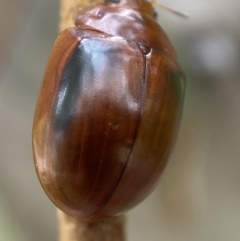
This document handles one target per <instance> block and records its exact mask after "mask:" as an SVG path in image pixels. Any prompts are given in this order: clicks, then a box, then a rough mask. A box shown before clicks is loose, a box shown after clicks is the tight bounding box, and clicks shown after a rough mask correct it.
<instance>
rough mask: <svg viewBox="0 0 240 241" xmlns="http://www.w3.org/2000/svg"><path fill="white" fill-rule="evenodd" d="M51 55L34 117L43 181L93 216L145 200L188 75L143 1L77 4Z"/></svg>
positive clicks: (73, 208) (85, 216) (72, 207)
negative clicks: (71, 22)
mask: <svg viewBox="0 0 240 241" xmlns="http://www.w3.org/2000/svg"><path fill="white" fill-rule="evenodd" d="M75 25H76V27H72V28H68V29H66V30H64V31H63V32H62V33H61V34H60V35H59V37H58V38H57V40H56V42H55V44H54V46H53V49H52V52H51V54H50V57H49V60H48V63H47V67H46V71H45V75H44V78H43V83H42V87H41V91H40V95H39V98H38V102H37V106H36V111H35V117H34V124H33V152H34V160H35V167H36V171H37V175H38V178H39V180H40V183H41V185H42V187H43V189H44V190H45V192H46V194H47V195H48V196H49V198H50V199H51V200H52V201H53V203H55V205H56V206H57V207H58V208H60V209H61V210H62V211H64V212H65V213H67V214H69V215H70V216H74V217H77V218H80V219H82V220H86V221H97V220H100V219H104V218H107V217H111V216H114V215H117V214H120V213H123V212H125V211H127V210H129V209H130V208H132V207H134V206H135V205H137V204H138V203H140V202H141V201H142V200H143V199H145V198H146V197H147V196H148V195H149V194H150V193H151V191H152V190H153V189H154V187H155V186H156V185H157V183H158V180H159V178H160V176H161V174H162V172H163V170H164V168H165V166H166V164H167V161H168V159H169V155H170V153H171V150H172V148H173V146H174V143H175V141H176V136H177V131H178V128H179V123H180V117H181V112H182V106H183V98H184V90H185V77H184V73H183V71H182V70H181V67H180V65H179V64H178V62H177V56H176V52H175V50H174V47H173V46H172V44H171V42H170V40H169V38H168V36H167V34H166V33H165V32H164V30H163V29H162V27H161V26H160V25H159V24H158V23H157V20H156V14H155V12H154V9H153V7H152V4H151V3H150V2H148V1H146V0H106V2H105V3H104V4H100V5H97V6H94V7H91V8H88V9H85V10H83V11H81V12H80V13H79V14H78V16H77V18H76V22H75Z"/></svg>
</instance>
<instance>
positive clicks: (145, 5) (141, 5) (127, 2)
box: [105, 0, 157, 18]
mask: <svg viewBox="0 0 240 241" xmlns="http://www.w3.org/2000/svg"><path fill="white" fill-rule="evenodd" d="M105 5H108V6H111V7H113V8H114V7H118V8H119V7H122V8H131V9H135V10H137V11H140V12H144V13H146V14H148V15H149V16H152V17H154V18H156V17H157V12H156V10H155V8H154V7H153V6H152V4H151V1H150V2H149V1H147V0H105Z"/></svg>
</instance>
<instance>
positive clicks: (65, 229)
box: [58, 0, 125, 241]
mask: <svg viewBox="0 0 240 241" xmlns="http://www.w3.org/2000/svg"><path fill="white" fill-rule="evenodd" d="M60 1H61V10H60V24H59V27H60V31H62V30H63V29H65V28H68V27H73V26H74V21H75V18H76V15H77V13H78V11H79V10H80V9H83V8H85V7H88V6H90V5H93V4H96V3H99V2H100V1H99V0H60ZM58 219H59V240H60V241H124V240H125V231H124V223H125V218H124V217H123V216H118V217H113V218H111V219H106V220H103V221H99V222H95V223H88V222H83V221H80V220H78V219H77V218H73V217H70V216H68V215H67V214H65V213H63V212H62V211H60V210H58Z"/></svg>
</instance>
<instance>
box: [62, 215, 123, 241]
mask: <svg viewBox="0 0 240 241" xmlns="http://www.w3.org/2000/svg"><path fill="white" fill-rule="evenodd" d="M58 218H59V229H60V241H124V240H125V235H124V216H118V217H113V218H110V219H106V220H103V221H101V222H94V223H88V222H83V221H80V220H78V219H76V218H73V217H70V216H68V215H67V214H65V213H63V212H62V211H60V210H58Z"/></svg>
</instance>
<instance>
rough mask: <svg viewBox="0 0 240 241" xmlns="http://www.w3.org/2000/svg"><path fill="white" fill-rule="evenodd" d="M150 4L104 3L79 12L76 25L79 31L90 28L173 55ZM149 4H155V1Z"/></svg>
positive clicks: (110, 0) (128, 0)
mask: <svg viewBox="0 0 240 241" xmlns="http://www.w3.org/2000/svg"><path fill="white" fill-rule="evenodd" d="M149 1H151V0H149ZM149 1H147V0H105V3H104V4H100V5H97V6H93V7H91V8H88V9H85V10H83V11H81V12H80V13H79V14H78V16H77V18H76V21H75V25H76V26H77V27H79V28H81V29H93V30H96V31H100V32H103V33H106V34H109V35H113V36H120V37H123V38H125V39H127V40H133V41H135V42H138V43H139V44H141V45H145V46H148V47H155V48H160V49H163V50H166V49H170V52H171V53H172V54H173V55H174V53H175V51H174V50H173V48H172V46H171V43H170V41H169V39H168V37H167V35H166V34H165V32H164V31H163V29H162V28H161V26H160V25H159V24H158V23H157V21H156V17H157V16H156V11H155V9H154V8H153V5H152V4H151V2H149ZM152 2H153V3H154V0H152ZM168 52H169V51H168Z"/></svg>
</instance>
